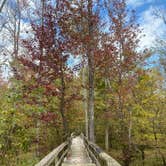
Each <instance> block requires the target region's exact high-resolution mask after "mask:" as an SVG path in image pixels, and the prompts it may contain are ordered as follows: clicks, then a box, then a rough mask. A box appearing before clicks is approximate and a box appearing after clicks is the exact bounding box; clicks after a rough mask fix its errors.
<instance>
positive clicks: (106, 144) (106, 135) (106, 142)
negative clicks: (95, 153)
mask: <svg viewBox="0 0 166 166" xmlns="http://www.w3.org/2000/svg"><path fill="white" fill-rule="evenodd" d="M105 149H106V151H107V152H108V151H109V124H108V123H107V124H106V127H105Z"/></svg>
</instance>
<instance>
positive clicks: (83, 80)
mask: <svg viewBox="0 0 166 166" xmlns="http://www.w3.org/2000/svg"><path fill="white" fill-rule="evenodd" d="M82 84H83V88H84V89H83V109H84V112H85V135H86V137H87V138H88V137H89V133H88V132H89V131H88V107H87V89H86V67H85V66H83V71H82Z"/></svg>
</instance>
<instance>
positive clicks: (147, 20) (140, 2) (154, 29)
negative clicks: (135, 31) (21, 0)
mask: <svg viewBox="0 0 166 166" xmlns="http://www.w3.org/2000/svg"><path fill="white" fill-rule="evenodd" d="M9 1H11V2H14V1H15V0H8V2H9ZM27 1H29V2H34V1H36V0H27ZM1 2H2V0H0V4H1ZM32 4H33V3H32ZM127 6H128V8H129V9H131V10H132V9H135V11H136V16H137V22H138V23H139V24H140V27H141V29H143V34H145V36H144V37H143V38H141V41H140V45H139V46H140V50H143V48H151V47H154V46H155V45H156V43H155V42H156V40H155V39H156V37H157V38H163V37H166V36H164V35H165V34H166V33H165V30H166V25H164V23H163V21H162V20H161V19H159V18H157V17H155V16H154V10H156V9H157V10H158V9H160V8H162V9H165V10H166V0H127ZM4 13H5V11H4ZM1 16H3V13H1V15H0V26H1V25H2V23H3V19H2V17H1ZM29 28H30V26H29V25H28V23H27V22H26V21H25V20H22V22H21V32H22V33H21V35H22V36H25V32H26V31H27V30H29ZM4 34H5V33H4V32H0V45H4V44H5V45H7V44H6V43H5V42H4V41H5V40H4V39H3V40H2V37H3V35H4ZM0 53H1V52H0ZM158 57H159V56H158V55H156V54H155V55H154V56H153V57H152V58H151V59H149V64H150V62H153V61H158V59H159V58H158ZM70 63H73V65H75V64H78V60H77V59H75V58H72V57H71V58H70Z"/></svg>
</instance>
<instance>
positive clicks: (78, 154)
mask: <svg viewBox="0 0 166 166" xmlns="http://www.w3.org/2000/svg"><path fill="white" fill-rule="evenodd" d="M62 166H95V164H93V163H92V161H91V159H90V157H89V155H88V152H87V150H86V148H85V145H84V141H83V139H82V138H81V137H80V136H77V137H75V138H73V139H72V142H71V147H70V150H69V152H68V154H67V157H66V158H65V159H64V162H63V163H62Z"/></svg>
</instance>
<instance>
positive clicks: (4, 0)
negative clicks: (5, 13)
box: [0, 0, 7, 13]
mask: <svg viewBox="0 0 166 166" xmlns="http://www.w3.org/2000/svg"><path fill="white" fill-rule="evenodd" d="M6 1H7V0H3V2H2V4H1V6H0V13H1V12H2V9H3V7H4V5H5V3H6Z"/></svg>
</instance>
